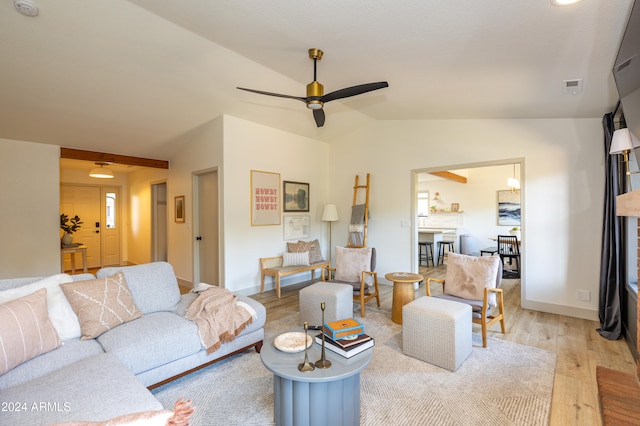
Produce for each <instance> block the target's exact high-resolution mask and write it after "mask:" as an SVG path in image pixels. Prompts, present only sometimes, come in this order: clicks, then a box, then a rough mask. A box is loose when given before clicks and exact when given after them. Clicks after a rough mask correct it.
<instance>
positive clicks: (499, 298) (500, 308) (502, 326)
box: [498, 293, 507, 334]
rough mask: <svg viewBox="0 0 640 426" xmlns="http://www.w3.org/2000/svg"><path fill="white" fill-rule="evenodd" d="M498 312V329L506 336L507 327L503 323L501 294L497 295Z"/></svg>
mask: <svg viewBox="0 0 640 426" xmlns="http://www.w3.org/2000/svg"><path fill="white" fill-rule="evenodd" d="M498 310H499V311H500V329H501V330H502V334H507V326H506V325H505V323H504V299H503V297H502V293H499V294H498Z"/></svg>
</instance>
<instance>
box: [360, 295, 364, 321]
mask: <svg viewBox="0 0 640 426" xmlns="http://www.w3.org/2000/svg"><path fill="white" fill-rule="evenodd" d="M360 315H361V316H362V318H364V294H362V292H360Z"/></svg>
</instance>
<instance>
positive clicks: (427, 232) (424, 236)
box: [418, 227, 458, 261]
mask: <svg viewBox="0 0 640 426" xmlns="http://www.w3.org/2000/svg"><path fill="white" fill-rule="evenodd" d="M457 232H458V230H457V229H456V228H420V227H418V242H420V243H425V242H430V243H433V258H434V260H436V261H437V259H438V257H439V255H440V253H439V250H438V248H439V247H438V242H440V241H450V242H453V243H454V246H455V241H456V234H457ZM418 252H419V249H418Z"/></svg>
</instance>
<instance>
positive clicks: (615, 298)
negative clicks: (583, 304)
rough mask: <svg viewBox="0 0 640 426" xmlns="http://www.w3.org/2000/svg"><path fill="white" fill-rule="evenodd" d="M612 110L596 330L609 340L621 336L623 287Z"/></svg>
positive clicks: (608, 127) (606, 129) (606, 142)
mask: <svg viewBox="0 0 640 426" xmlns="http://www.w3.org/2000/svg"><path fill="white" fill-rule="evenodd" d="M613 115H614V114H613V113H609V114H606V115H605V116H604V117H603V119H602V126H603V128H604V150H605V154H604V156H605V192H604V215H603V224H602V257H601V259H600V306H599V307H598V316H599V318H600V328H598V332H599V333H600V335H602V336H603V337H605V338H607V339H609V340H617V339H619V338H620V336H622V306H621V302H622V290H623V288H624V276H625V274H624V259H623V253H624V247H623V238H622V218H620V217H618V216H616V196H617V195H619V194H620V188H621V186H622V184H621V177H620V172H619V161H620V160H619V158H618V157H619V156H618V155H609V148H611V138H612V137H613V132H614V130H615V128H614V123H613Z"/></svg>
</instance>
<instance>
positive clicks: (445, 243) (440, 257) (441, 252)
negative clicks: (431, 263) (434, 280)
mask: <svg viewBox="0 0 640 426" xmlns="http://www.w3.org/2000/svg"><path fill="white" fill-rule="evenodd" d="M445 248H446V249H447V252H449V253H455V250H454V249H453V241H438V264H440V265H442V264H444V249H445Z"/></svg>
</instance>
